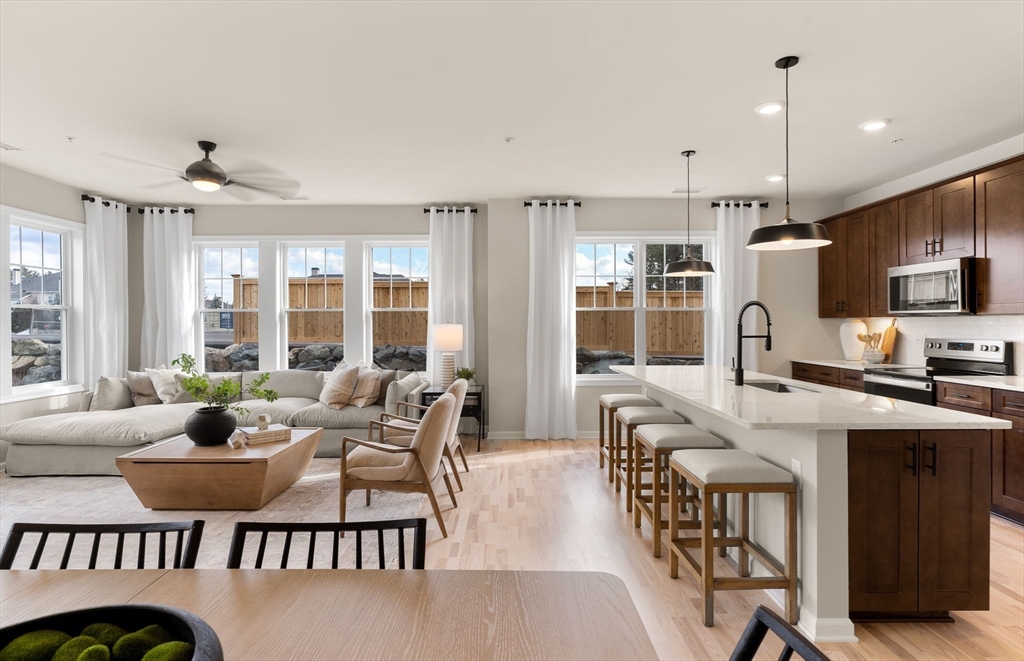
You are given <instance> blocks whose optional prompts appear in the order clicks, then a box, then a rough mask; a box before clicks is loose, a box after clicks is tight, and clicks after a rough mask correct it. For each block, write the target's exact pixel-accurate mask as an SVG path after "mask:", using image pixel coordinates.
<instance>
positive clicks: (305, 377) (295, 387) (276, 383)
mask: <svg viewBox="0 0 1024 661" xmlns="http://www.w3.org/2000/svg"><path fill="white" fill-rule="evenodd" d="M260 374H263V372H242V388H243V389H245V388H248V387H249V384H251V383H252V382H253V379H255V378H256V377H258V376H259V375H260ZM267 374H269V375H270V378H269V379H267V382H266V383H264V384H263V387H264V388H270V389H272V390H276V391H277V394H278V396H279V397H282V398H284V397H305V398H307V399H320V391H321V390H323V387H324V382H323V379H322V377H321V376H320V373H319V372H310V371H309V370H272V371H269V372H267ZM253 399H256V398H255V397H253V396H252V395H250V394H248V393H245V392H243V393H242V401H246V400H253Z"/></svg>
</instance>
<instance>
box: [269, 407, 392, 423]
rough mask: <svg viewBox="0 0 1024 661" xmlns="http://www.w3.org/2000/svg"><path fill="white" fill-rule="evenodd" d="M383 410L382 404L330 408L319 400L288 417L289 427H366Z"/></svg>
mask: <svg viewBox="0 0 1024 661" xmlns="http://www.w3.org/2000/svg"><path fill="white" fill-rule="evenodd" d="M383 412H384V407H383V406H377V405H372V406H367V407H364V408H359V407H357V406H346V407H345V408H342V409H332V408H331V407H329V406H327V405H326V404H323V403H321V402H316V403H314V404H310V405H309V406H307V407H305V408H302V409H299V410H298V411H296V412H295V413H293V414H292V416H291V417H290V418H288V422H287V423H286V424H287V425H288V426H289V427H323V428H324V429H366V426H367V425H368V424H369V422H370V420H376V419H377V418H379V417H380V414H381V413H383Z"/></svg>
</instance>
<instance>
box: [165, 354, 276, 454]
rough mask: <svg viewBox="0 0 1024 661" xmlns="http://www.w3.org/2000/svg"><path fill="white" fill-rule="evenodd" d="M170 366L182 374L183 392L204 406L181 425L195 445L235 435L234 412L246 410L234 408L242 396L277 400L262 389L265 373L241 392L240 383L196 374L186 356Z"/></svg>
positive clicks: (273, 393)
mask: <svg viewBox="0 0 1024 661" xmlns="http://www.w3.org/2000/svg"><path fill="white" fill-rule="evenodd" d="M171 364H172V365H177V366H178V367H180V368H181V370H182V372H184V373H185V374H186V376H185V378H184V379H183V380H182V382H181V387H182V388H184V389H185V392H187V393H188V394H189V395H191V396H192V398H193V399H195V400H196V401H199V402H203V403H204V404H205V405H206V406H203V407H200V408H198V409H196V410H195V412H194V413H192V415H190V416H189V417H188V419H187V420H186V421H185V435H186V436H188V437H189V438H190V439H191V440H192V442H193V443H195V444H196V445H220V444H221V443H225V442H227V440H228V437H229V436H231V434H232V432H234V431H235V425H236V418H235V413H234V412H236V411H237V412H238V413H248V412H249V409H247V408H245V407H244V406H240V405H239V404H238V400H239V398H240V397H241V395H242V393H243V392H245V393H247V394H249V395H252V396H253V397H255V398H256V399H264V400H266V401H268V402H273V401H274V400H276V399H277V398H278V394H277V391H276V390H273V389H270V388H263V387H262V386H263V384H265V383H266V382H267V380H268V379H270V374H268V373H266V372H264V373H263V374H260V375H259V376H257V377H256V378H254V379H253V380H252V382H251V383H249V385H248V386H246V387H245V388H242V384H241V379H239V380H237V381H236V380H235V379H231V378H227V377H219V378H217V377H211V376H210V375H209V374H200V373H199V371H198V370H197V369H196V359H195V358H193V357H192V356H191V355H189V354H187V353H183V354H181V355H180V356H178V357H177V358H175V359H174V361H172V363H171Z"/></svg>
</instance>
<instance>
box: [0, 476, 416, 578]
mask: <svg viewBox="0 0 1024 661" xmlns="http://www.w3.org/2000/svg"><path fill="white" fill-rule="evenodd" d="M338 463H339V462H338V460H337V459H313V460H312V462H311V463H310V466H309V469H308V470H307V471H306V475H305V476H304V477H303V478H302V479H301V480H299V481H298V482H296V483H295V484H294V485H292V486H291V487H289V488H288V489H287V490H286V491H285V492H284V493H282V494H281V495H280V496H278V497H277V498H275V499H274V500H273V501H271V502H270V503H268V504H267V505H266V507H264V508H263V509H261V510H258V511H255V512H240V511H236V510H231V511H189V510H174V511H154V510H148V509H146V508H145V507H143V506H142V504H141V503H139V500H138V498H136V497H135V494H134V493H133V492H132V490H131V487H129V486H128V484H127V483H126V482H125V481H124V479H122V478H120V477H108V476H95V477H10V476H8V475H2V476H0V534H2V535H3V538H4V539H6V538H7V532H8V530H10V527H11V524H13V523H15V522H32V523H142V522H151V521H183V520H188V519H202V520H204V521H205V522H206V524H205V529H204V531H203V538H202V545H201V546H200V548H199V558H198V560H197V562H196V567H197V568H203V569H213V568H217V569H222V568H224V567H225V566H226V565H227V559H228V549H229V548H230V545H231V535H232V531H233V529H234V524H235V522H237V521H281V522H314V521H324V522H328V521H337V520H338V488H339V487H338V469H339V465H338ZM424 499H425V496H424V495H422V494H403V493H393V492H386V491H374V492H373V494H372V501H371V505H370V506H369V507H367V506H366V499H365V497H364V492H362V491H360V492H353V493H350V494H349V498H348V509H347V519H348V520H349V521H370V520H386V519H408V518H413V517H415V516H417V515H418V514H419V512H420V508H421V507H422V505H423V501H424ZM38 539H39V537H38V535H31V536H29V535H26V536H25V539H24V541H23V542H22V545H21V550H20V552H19V554H18V557H17V559H16V562H15V565H14V568H15V569H19V568H27V567H28V564H29V562H30V560H31V557H32V552H33V550H34V549H35V547H36V543H37V541H38ZM168 539H169V541H168V544H169V545H170V544H171V541H170V539H171V538H170V537H169V538H168ZM66 541H67V536H65V535H60V536H51V538H50V539H49V540H48V541H47V544H46V547H45V549H46V551H45V553H44V555H43V559H42V561H41V562H40V567H53V568H56V567H57V566H59V563H60V556H61V554H62V553H63V550H64V546H65V543H66ZM331 541H332V540H331V537H330V536H327V535H325V534H323V533H321V534H320V535H318V536H317V539H316V546H315V553H314V555H315V565H316V566H317V567H325V566H326V567H329V566H330V562H331V552H332V548H331V547H332V544H331ZM258 542H259V538H258V536H255V535H253V534H250V535H249V538H248V540H247V542H246V545H245V551H246V552H245V555H244V556H243V564H242V566H243V567H245V566H249V567H252V566H253V561H254V559H255V554H256V547H257V546H258ZM362 542H363V543H362V547H363V548H362V552H363V553H362V555H363V558H364V563H365V564H364V566H366V567H377V566H378V547H377V539H376V535H375V534H372V535H364V536H363V539H362ZM91 544H92V538H91V535H90V536H89V537H88V538H86V539H80V540H76V543H75V546H74V551H73V554H72V559H71V563H70V567H73V568H74V567H77V568H85V567H87V566H88V557H89V552H90V550H91ZM282 545H283V535H282V536H280V537H272V538H271V539H270V540H269V541H268V546H267V549H266V556H265V560H264V566H265V567H279V566H280V560H281V555H282V550H283V549H282ZM355 545H356V539H355V535H354V534H351V533H350V534H348V535H346V536H345V538H344V539H342V540H341V542H340V544H339V556H340V557H339V566H342V567H354V566H355ZM156 546H157V544H156V538H155V537H153V536H152V535H150V536H149V542H148V543H147V547H146V551H147V553H146V556H147V564H146V566H147V568H148V567H156V564H155V563H156V555H155V554H156ZM291 546H292V549H291V553H290V561H289V565H288V566H289V567H292V566H298V567H305V566H306V554H307V550H308V547H309V544H308V536H307V535H296V536H294V538H293V540H292V543H291ZM404 546H405V552H406V557H407V558H411V555H410V554H411V551H412V532H411V531H409V532H408V533H406V538H405V544H404ZM137 548H138V547H137V543H136V542H134V541H129V540H127V538H126V542H125V557H126V560H125V565H126V566H134V563H135V560H136V559H137ZM397 548H398V539H397V534H396V533H394V532H390V533H388V534H387V535H386V536H385V541H384V550H385V560H386V564H387V566H397V561H398V556H397ZM113 553H114V540H113V538H111V540H110V541H109V542H108V541H104V542H103V544H102V545H101V548H100V554H99V561H98V563H97V566H98V567H101V568H103V567H105V568H111V567H113V563H112V558H113Z"/></svg>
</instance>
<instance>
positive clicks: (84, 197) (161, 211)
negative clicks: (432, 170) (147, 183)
mask: <svg viewBox="0 0 1024 661" xmlns="http://www.w3.org/2000/svg"><path fill="white" fill-rule="evenodd" d="M86 200H88V201H89V202H95V201H96V198H95V197H93V196H92V195H83V196H82V201H83V202H85V201H86ZM103 206H105V207H109V206H110V200H103ZM138 210H139V214H143V213H145V211H144V210H143V208H142V207H138ZM127 211H128V213H131V212H132V208H131V207H127ZM170 211H171V213H178V210H177V209H171V210H170ZM474 211H476V209H474ZM163 212H164V210H163V209H157V213H163ZM195 212H196V210H195V209H185V213H191V214H194V213H195Z"/></svg>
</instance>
